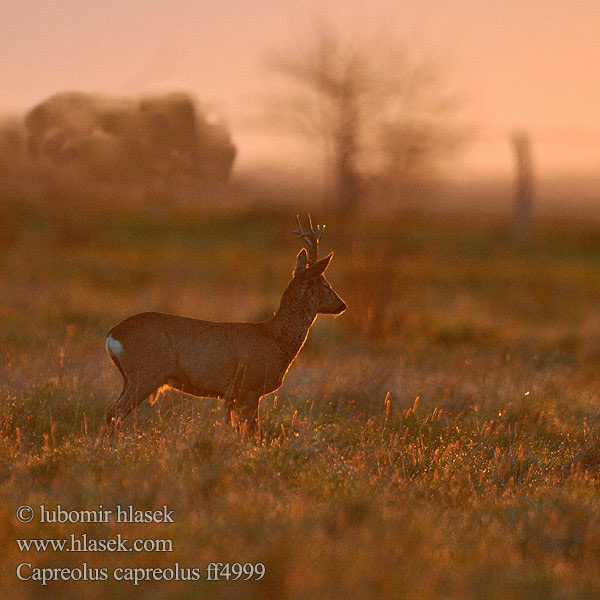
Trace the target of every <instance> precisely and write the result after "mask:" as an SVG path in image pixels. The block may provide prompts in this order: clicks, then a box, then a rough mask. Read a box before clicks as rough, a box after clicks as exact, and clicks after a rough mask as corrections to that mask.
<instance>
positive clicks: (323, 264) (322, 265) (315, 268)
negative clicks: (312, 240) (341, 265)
mask: <svg viewBox="0 0 600 600" xmlns="http://www.w3.org/2000/svg"><path fill="white" fill-rule="evenodd" d="M332 258H333V252H330V253H329V254H328V255H327V256H326V257H325V258H322V259H321V260H318V261H317V262H316V263H315V264H314V265H311V266H310V267H308V269H306V277H319V276H320V275H323V273H325V269H326V268H327V267H328V266H329V263H330V261H331V259H332Z"/></svg>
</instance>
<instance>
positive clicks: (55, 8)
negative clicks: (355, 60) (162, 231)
mask: <svg viewBox="0 0 600 600" xmlns="http://www.w3.org/2000/svg"><path fill="white" fill-rule="evenodd" d="M323 20H324V21H327V22H329V23H332V24H333V25H335V27H337V28H339V29H340V30H341V31H344V32H346V34H347V35H357V36H359V37H362V38H365V37H367V38H369V39H377V38H379V37H381V38H382V39H387V40H396V39H397V40H399V41H400V42H402V43H404V44H406V45H407V46H409V47H411V48H418V49H419V52H420V53H421V54H422V55H423V56H425V57H434V58H444V59H448V60H447V62H448V65H449V71H448V72H449V73H450V74H451V79H452V81H453V84H454V86H455V87H456V88H457V89H459V90H460V91H461V93H462V94H463V95H464V97H465V98H466V100H467V108H466V112H465V116H466V118H468V119H470V120H471V121H473V122H475V123H478V124H480V129H479V131H480V136H481V138H482V139H481V141H480V142H479V143H478V145H475V146H473V149H472V150H471V151H470V153H469V154H468V157H467V158H466V159H465V160H466V162H467V163H469V161H471V163H470V164H474V165H476V166H477V167H480V168H483V169H487V170H488V171H493V170H494V169H495V168H496V164H497V163H498V164H500V163H499V162H498V161H500V162H502V161H507V160H510V149H509V148H508V146H507V144H505V143H504V140H505V138H506V136H507V135H508V134H509V133H510V131H511V130H512V129H513V128H515V127H525V128H528V129H529V130H530V131H531V132H532V134H533V136H534V140H539V146H538V150H537V153H538V155H539V156H540V160H541V162H543V164H544V166H545V168H551V167H553V166H556V167H557V168H563V169H564V168H574V167H576V166H577V165H578V164H582V165H583V168H587V169H600V73H599V67H600V41H599V40H600V37H599V32H600V2H599V1H598V0H571V1H570V2H565V0H499V1H498V2H490V1H489V0H486V1H484V0H443V1H442V0H438V1H436V2H433V1H431V0H404V1H402V2H393V3H392V2H384V1H383V0H371V1H370V2H368V3H367V2H360V1H359V0H343V1H342V0H329V2H327V3H323V2H322V0H293V1H292V0H288V1H287V2H286V1H282V0H278V1H275V0H245V1H244V0H238V1H236V2H233V1H231V0H216V1H213V2H206V1H204V2H202V1H199V0H170V1H167V0H162V1H159V0H119V1H115V2H110V1H107V0H78V1H69V2H68V1H66V0H56V1H50V0H2V2H1V3H0V45H1V46H0V81H2V84H3V85H2V93H1V94H0V111H3V112H5V111H7V110H18V109H20V108H22V107H30V106H32V105H33V104H34V103H36V102H38V101H40V100H43V99H44V98H45V97H47V96H48V95H50V94H51V93H54V92H57V91H63V90H84V91H99V92H106V93H118V94H129V93H140V92H144V91H156V90H166V89H171V88H173V87H176V88H184V89H191V90H193V91H194V92H195V93H196V94H197V96H198V97H199V98H200V99H201V100H205V101H208V102H211V103H214V104H216V105H218V106H219V107H220V108H221V110H222V111H223V112H224V114H225V115H226V116H229V118H230V120H231V122H232V126H233V130H234V137H236V139H237V141H238V144H239V145H240V159H241V160H242V161H244V160H245V161H252V160H254V158H256V156H257V155H259V154H260V152H261V151H264V149H265V146H266V145H265V144H264V143H263V144H262V146H261V145H260V140H259V136H257V135H250V134H248V132H242V131H241V130H238V131H237V132H236V128H240V129H241V123H239V119H240V114H242V112H243V110H242V109H243V107H244V106H246V105H247V104H248V103H249V102H251V101H252V99H253V98H256V95H257V94H258V93H259V92H260V90H261V88H262V87H263V86H264V81H265V74H264V67H263V64H264V58H265V56H266V55H267V54H268V53H269V51H271V50H273V49H281V48H286V47H290V46H293V45H294V44H295V43H298V42H299V41H300V40H301V39H302V36H303V35H304V32H306V31H307V30H308V29H310V27H311V25H313V24H314V23H315V22H318V21H323ZM236 134H237V135H236ZM505 146H506V148H505ZM486 148H487V150H486ZM493 148H495V150H493ZM503 148H504V149H503ZM488 150H489V151H488Z"/></svg>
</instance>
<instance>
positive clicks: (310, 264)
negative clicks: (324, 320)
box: [292, 213, 347, 315]
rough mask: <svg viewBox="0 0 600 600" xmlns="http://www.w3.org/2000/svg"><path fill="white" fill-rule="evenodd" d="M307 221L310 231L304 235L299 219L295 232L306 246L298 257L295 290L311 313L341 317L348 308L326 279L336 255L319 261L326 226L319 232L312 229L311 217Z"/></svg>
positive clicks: (295, 271)
mask: <svg viewBox="0 0 600 600" xmlns="http://www.w3.org/2000/svg"><path fill="white" fill-rule="evenodd" d="M307 218H308V230H307V231H303V230H302V225H301V224H300V217H299V216H298V215H296V219H297V222H298V229H296V230H295V231H293V232H292V233H295V234H296V235H297V237H299V238H302V239H303V240H304V241H305V243H306V249H302V250H301V251H300V252H299V253H298V256H297V257H296V268H295V269H294V277H293V280H292V283H293V288H294V290H295V291H296V293H297V294H299V295H300V297H301V298H302V299H303V301H304V302H306V305H307V306H308V308H309V310H310V312H311V313H314V314H317V313H321V314H333V315H339V314H341V313H343V312H344V311H345V310H346V308H347V307H346V304H345V302H344V301H343V300H342V299H341V298H340V297H339V296H338V295H337V294H336V293H335V292H334V291H333V288H332V287H331V285H330V284H329V282H328V281H327V279H325V275H324V273H325V270H326V269H327V267H328V266H329V263H330V262H331V259H332V257H333V252H330V253H329V254H328V255H327V256H326V257H325V258H323V259H321V260H317V258H318V250H319V242H320V241H321V238H322V237H323V231H324V230H325V226H324V225H322V226H321V225H317V228H316V229H313V225H312V221H311V218H310V213H308V214H307ZM307 250H308V253H307Z"/></svg>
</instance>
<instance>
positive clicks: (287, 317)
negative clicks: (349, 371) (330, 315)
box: [271, 297, 317, 364]
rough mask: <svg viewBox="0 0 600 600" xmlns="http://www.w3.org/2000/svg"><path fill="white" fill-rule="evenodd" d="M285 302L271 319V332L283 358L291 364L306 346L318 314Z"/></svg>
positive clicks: (294, 303)
mask: <svg viewBox="0 0 600 600" xmlns="http://www.w3.org/2000/svg"><path fill="white" fill-rule="evenodd" d="M285 300H286V299H285V297H284V298H282V302H281V305H280V307H279V310H278V311H277V312H276V313H275V316H274V317H273V318H272V319H271V331H272V335H273V338H274V339H275V342H276V344H277V346H278V348H279V349H280V352H281V355H282V357H283V358H285V360H286V361H287V362H288V364H289V363H291V362H292V361H293V360H294V358H295V356H296V354H298V352H299V351H300V348H302V346H303V345H304V342H305V340H306V337H307V336H308V330H309V329H310V326H311V325H312V324H313V323H314V321H315V319H316V317H317V314H316V312H313V311H311V310H310V309H309V308H308V307H307V306H305V305H303V304H301V303H297V302H286V301H285Z"/></svg>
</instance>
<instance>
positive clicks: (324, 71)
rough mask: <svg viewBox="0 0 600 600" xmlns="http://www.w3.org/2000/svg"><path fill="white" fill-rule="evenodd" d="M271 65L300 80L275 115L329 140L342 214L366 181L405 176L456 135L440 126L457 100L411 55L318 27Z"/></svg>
mask: <svg viewBox="0 0 600 600" xmlns="http://www.w3.org/2000/svg"><path fill="white" fill-rule="evenodd" d="M383 45H384V46H385V44H383ZM271 66H272V67H273V69H274V70H275V71H276V72H278V73H281V74H283V75H285V76H286V77H287V78H288V79H290V80H291V81H292V82H294V83H295V84H296V88H295V91H291V90H290V89H289V88H288V89H286V90H285V91H284V92H282V93H281V94H280V97H279V100H280V101H279V102H278V103H277V104H276V105H275V110H274V111H273V110H272V111H271V112H275V113H277V115H278V117H279V119H278V122H279V123H281V122H282V121H283V123H284V124H285V125H289V124H293V126H294V127H295V128H296V129H300V130H301V131H302V132H303V133H305V134H308V135H309V136H310V137H312V138H313V139H319V140H321V142H322V143H323V144H324V148H325V157H326V161H327V164H328V166H329V168H330V170H331V173H332V176H333V180H334V186H335V195H336V199H337V205H338V208H339V209H340V210H342V211H343V212H344V213H345V214H348V213H351V212H352V211H353V210H354V209H355V208H356V206H357V205H358V204H359V202H360V199H361V196H362V195H363V192H364V189H365V185H364V183H365V181H373V180H382V179H385V180H386V181H389V180H390V178H393V177H396V176H398V175H399V174H400V173H402V174H404V176H406V174H407V173H409V171H410V169H407V168H406V167H407V166H409V167H410V166H412V165H416V164H418V165H419V166H420V165H423V164H425V163H427V161H428V160H429V159H430V158H431V157H433V156H434V155H436V154H437V153H438V152H439V150H440V149H442V148H446V147H447V148H449V147H451V145H450V144H448V142H449V140H450V139H451V137H452V139H456V136H450V135H449V131H448V130H444V129H442V128H440V126H439V125H440V116H443V115H445V114H448V112H449V111H452V110H453V109H454V108H455V106H456V104H453V103H452V102H450V101H449V98H448V97H447V96H445V95H444V94H443V93H441V91H440V85H439V83H440V72H439V69H437V68H436V67H435V65H434V64H433V63H425V62H421V63H419V64H412V63H411V61H409V60H408V58H407V55H406V53H398V52H393V51H392V50H391V49H389V51H385V50H384V51H381V49H378V48H370V47H367V46H364V45H361V44H360V43H358V42H356V41H350V42H347V41H344V40H342V38H341V37H340V36H339V35H338V34H336V33H335V32H334V31H333V30H331V29H327V28H320V29H318V30H317V33H316V35H315V36H314V37H313V38H312V39H310V40H309V42H308V43H307V44H306V45H304V46H302V47H299V48H297V49H295V50H292V51H289V52H287V53H284V54H279V55H277V56H275V57H273V58H272V60H271ZM442 132H443V135H442Z"/></svg>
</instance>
